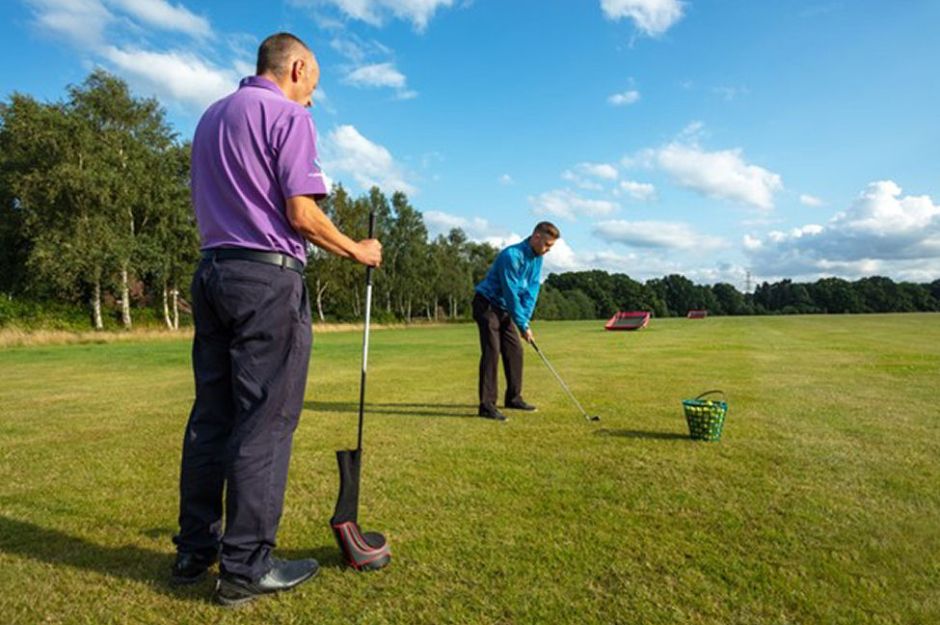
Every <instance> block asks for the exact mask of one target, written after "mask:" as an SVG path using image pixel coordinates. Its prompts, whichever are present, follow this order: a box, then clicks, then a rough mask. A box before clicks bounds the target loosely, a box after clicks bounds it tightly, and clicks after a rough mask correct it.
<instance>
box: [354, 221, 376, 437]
mask: <svg viewBox="0 0 940 625" xmlns="http://www.w3.org/2000/svg"><path fill="white" fill-rule="evenodd" d="M374 236H375V211H373V212H371V213H369V238H370V239H371V238H374ZM371 319H372V267H366V323H365V328H364V329H363V331H362V378H361V379H360V381H359V438H358V440H357V442H356V449H358V450H360V451H361V450H362V422H363V417H364V414H365V405H366V369H367V368H368V365H369V322H370V321H371Z"/></svg>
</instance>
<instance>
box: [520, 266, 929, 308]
mask: <svg viewBox="0 0 940 625" xmlns="http://www.w3.org/2000/svg"><path fill="white" fill-rule="evenodd" d="M620 310H628V311H635V310H643V311H650V312H651V313H653V315H654V316H656V317H675V316H685V315H686V314H687V313H688V312H689V311H690V310H707V311H708V314H712V315H768V314H770V315H773V314H784V315H786V314H806V313H882V312H917V311H940V279H938V280H934V281H933V282H931V283H929V284H916V283H913V282H895V281H893V280H892V279H891V278H886V277H882V276H873V277H868V278H862V279H860V280H856V281H854V282H850V281H848V280H843V279H841V278H823V279H820V280H817V281H815V282H811V283H800V282H793V281H792V280H780V281H778V282H773V283H768V282H763V283H761V284H759V285H757V287H756V288H755V289H754V292H753V293H742V292H741V291H739V290H738V289H737V288H736V287H735V286H734V285H733V284H729V283H727V282H718V283H716V284H712V285H697V284H695V283H693V282H692V281H691V280H689V279H688V278H686V277H685V276H682V275H678V274H673V275H669V276H665V277H663V278H656V279H653V280H647V281H646V282H638V281H636V280H633V279H632V278H630V277H629V276H627V275H625V274H620V273H614V274H610V273H607V272H606V271H600V270H593V271H577V272H568V273H562V274H552V275H550V276H548V279H547V280H546V281H545V284H544V285H543V287H542V293H541V295H540V297H539V304H538V307H537V308H536V316H537V317H539V318H541V319H606V318H609V317H611V316H613V314H614V313H615V312H617V311H620Z"/></svg>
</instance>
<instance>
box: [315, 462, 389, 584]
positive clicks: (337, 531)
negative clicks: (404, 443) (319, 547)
mask: <svg viewBox="0 0 940 625" xmlns="http://www.w3.org/2000/svg"><path fill="white" fill-rule="evenodd" d="M336 462H337V464H338V465H339V498H338V499H337V500H336V509H335V510H334V511H333V518H332V519H330V527H332V528H333V536H335V537H336V544H337V545H339V548H340V551H342V552H343V557H344V558H345V559H346V563H347V564H349V566H351V567H353V568H354V569H356V570H357V571H371V570H377V569H381V568H382V567H384V566H386V565H387V564H388V563H389V561H390V560H391V558H392V554H391V551H390V550H389V548H388V543H387V542H386V541H385V537H384V536H383V535H382V534H379V533H378V532H363V531H362V530H361V529H360V528H359V523H358V513H359V468H360V466H361V462H362V450H361V449H346V450H341V451H337V452H336Z"/></svg>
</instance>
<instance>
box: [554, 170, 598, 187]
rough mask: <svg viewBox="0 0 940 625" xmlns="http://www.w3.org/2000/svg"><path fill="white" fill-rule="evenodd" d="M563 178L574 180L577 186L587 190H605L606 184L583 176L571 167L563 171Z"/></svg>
mask: <svg viewBox="0 0 940 625" xmlns="http://www.w3.org/2000/svg"><path fill="white" fill-rule="evenodd" d="M561 179H562V180H566V181H568V182H572V183H574V185H575V186H576V187H578V188H579V189H584V190H585V191H603V190H604V185H602V184H600V183H599V182H594V181H593V180H588V179H586V178H582V177H581V176H580V175H578V174H576V173H574V172H573V171H571V170H570V169H566V170H565V171H563V172H561Z"/></svg>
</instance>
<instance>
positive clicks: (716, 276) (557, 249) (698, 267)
mask: <svg viewBox="0 0 940 625" xmlns="http://www.w3.org/2000/svg"><path fill="white" fill-rule="evenodd" d="M562 235H564V233H562ZM544 263H545V264H544V266H543V267H544V272H543V275H547V274H549V273H556V272H558V273H560V272H565V271H586V270H590V269H601V270H603V271H607V272H610V273H622V274H626V275H628V276H630V277H631V278H633V279H634V280H638V281H640V282H642V281H645V280H649V279H650V278H661V277H663V276H666V275H669V274H674V273H678V274H682V275H684V276H686V277H687V278H689V279H690V280H692V281H693V282H695V283H697V284H714V283H715V282H730V283H732V284H734V285H736V286H738V288H739V289H742V290H743V289H744V284H743V282H744V276H745V274H746V270H745V268H744V267H741V266H738V265H734V264H730V263H727V262H718V263H716V264H714V265H711V266H707V265H706V266H703V265H702V263H701V262H697V261H696V262H695V263H694V264H689V262H683V260H682V258H681V257H680V256H679V255H677V254H676V253H675V250H668V249H663V250H656V249H651V248H645V249H643V250H642V251H635V252H634V251H628V252H626V253H622V252H615V251H611V250H590V251H586V252H585V251H577V250H575V249H573V248H572V247H570V246H569V245H568V244H567V242H566V241H565V239H559V240H558V242H557V243H555V245H554V247H552V250H551V252H549V253H548V254H546V255H545V261H544Z"/></svg>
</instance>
